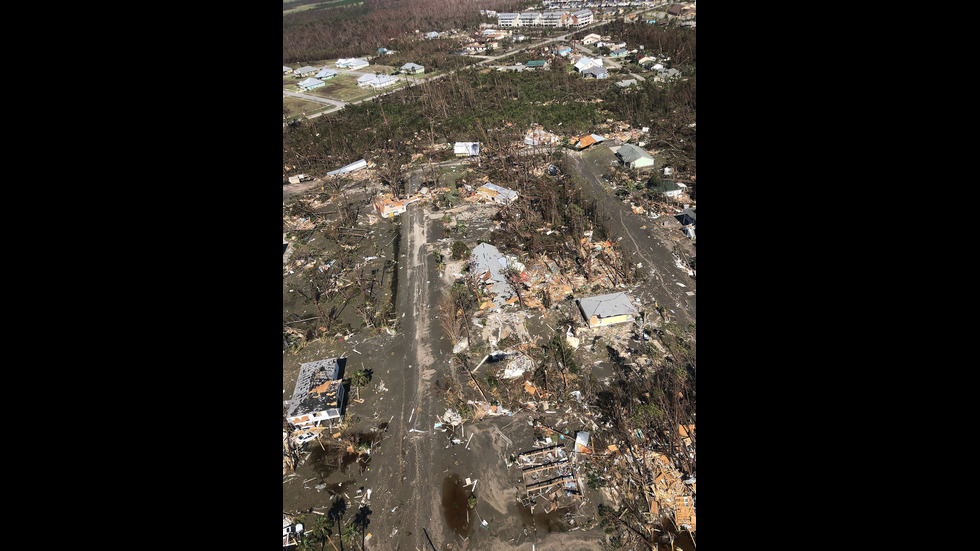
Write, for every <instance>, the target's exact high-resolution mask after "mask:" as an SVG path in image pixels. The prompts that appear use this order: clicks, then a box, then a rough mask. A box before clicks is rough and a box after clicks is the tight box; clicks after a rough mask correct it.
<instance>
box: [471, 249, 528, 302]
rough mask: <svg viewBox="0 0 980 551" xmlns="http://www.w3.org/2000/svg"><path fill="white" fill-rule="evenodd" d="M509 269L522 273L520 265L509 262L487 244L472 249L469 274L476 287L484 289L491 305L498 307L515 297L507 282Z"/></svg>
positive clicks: (522, 269) (522, 267) (515, 294)
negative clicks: (479, 286) (490, 300)
mask: <svg viewBox="0 0 980 551" xmlns="http://www.w3.org/2000/svg"><path fill="white" fill-rule="evenodd" d="M509 268H514V269H516V270H518V271H524V266H523V265H522V264H520V263H519V262H516V261H514V260H509V259H508V258H507V257H505V256H504V255H502V254H501V253H500V251H499V250H497V247H494V246H493V245H490V244H489V243H480V244H479V245H477V246H476V247H474V248H473V252H472V254H471V255H470V274H472V277H473V278H474V280H475V281H476V283H477V284H478V285H481V286H483V287H484V289H485V290H486V292H487V294H488V295H490V297H491V299H492V302H493V304H494V305H496V306H498V307H499V306H503V305H504V304H507V302H508V300H510V299H512V298H514V299H516V297H517V293H516V292H515V291H514V287H513V286H512V285H511V284H510V283H508V282H507V270H508V269H509Z"/></svg>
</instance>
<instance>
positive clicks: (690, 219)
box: [681, 208, 698, 226]
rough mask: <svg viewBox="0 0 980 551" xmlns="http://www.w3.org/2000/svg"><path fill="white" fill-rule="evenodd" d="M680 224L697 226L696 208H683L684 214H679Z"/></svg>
mask: <svg viewBox="0 0 980 551" xmlns="http://www.w3.org/2000/svg"><path fill="white" fill-rule="evenodd" d="M681 224H684V225H685V226H697V225H698V213H697V209H690V208H688V209H684V214H683V216H681Z"/></svg>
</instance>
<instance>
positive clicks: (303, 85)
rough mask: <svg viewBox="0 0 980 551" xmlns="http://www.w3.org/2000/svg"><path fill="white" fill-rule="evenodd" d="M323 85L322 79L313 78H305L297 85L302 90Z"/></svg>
mask: <svg viewBox="0 0 980 551" xmlns="http://www.w3.org/2000/svg"><path fill="white" fill-rule="evenodd" d="M321 86H325V85H324V83H323V81H322V80H317V79H315V78H312V77H311V78H308V79H306V80H303V81H300V83H299V87H300V89H302V90H312V89H314V88H319V87H321Z"/></svg>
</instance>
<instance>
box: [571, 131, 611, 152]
mask: <svg viewBox="0 0 980 551" xmlns="http://www.w3.org/2000/svg"><path fill="white" fill-rule="evenodd" d="M605 140H606V139H605V138H603V137H602V136H600V135H598V134H586V135H584V136H582V137H581V138H579V140H578V145H576V147H577V148H579V149H585V148H586V147H589V146H590V145H595V144H597V143H600V142H603V141H605Z"/></svg>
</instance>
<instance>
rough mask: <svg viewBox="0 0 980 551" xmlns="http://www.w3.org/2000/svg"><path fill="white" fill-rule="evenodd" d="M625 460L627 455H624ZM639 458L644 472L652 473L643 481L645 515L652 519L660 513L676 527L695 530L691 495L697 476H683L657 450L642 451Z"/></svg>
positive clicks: (627, 457)
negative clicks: (648, 479) (644, 463)
mask: <svg viewBox="0 0 980 551" xmlns="http://www.w3.org/2000/svg"><path fill="white" fill-rule="evenodd" d="M623 457H624V458H626V460H627V461H631V458H630V457H629V456H626V455H624V456H623ZM643 460H644V461H645V462H646V464H647V467H648V472H650V473H652V474H651V476H652V478H653V480H652V482H651V483H649V484H648V485H646V487H645V489H644V492H645V493H646V496H647V500H648V501H649V502H650V511H649V515H650V517H651V518H652V519H656V518H657V517H658V516H659V515H661V514H663V515H665V516H667V517H668V518H671V519H672V520H673V521H674V525H675V526H677V527H678V528H679V529H683V530H687V531H689V532H695V531H697V508H696V503H695V496H696V493H697V479H695V478H689V479H685V478H684V476H683V474H682V473H681V472H680V471H678V470H677V468H676V467H674V465H673V463H672V462H671V461H670V458H669V457H667V456H666V455H664V454H661V453H655V452H651V451H649V450H647V451H645V452H644V454H643Z"/></svg>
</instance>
